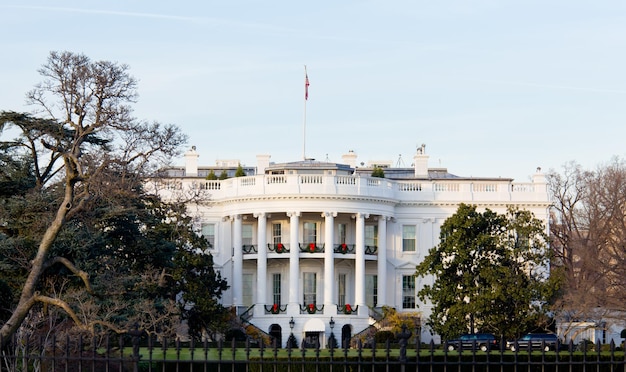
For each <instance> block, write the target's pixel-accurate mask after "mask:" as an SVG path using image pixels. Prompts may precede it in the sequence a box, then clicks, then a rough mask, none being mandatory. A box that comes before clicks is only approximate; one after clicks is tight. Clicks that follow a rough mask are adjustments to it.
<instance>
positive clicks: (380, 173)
mask: <svg viewBox="0 0 626 372" xmlns="http://www.w3.org/2000/svg"><path fill="white" fill-rule="evenodd" d="M372 177H378V178H385V171H384V170H383V168H381V167H374V169H373V170H372Z"/></svg>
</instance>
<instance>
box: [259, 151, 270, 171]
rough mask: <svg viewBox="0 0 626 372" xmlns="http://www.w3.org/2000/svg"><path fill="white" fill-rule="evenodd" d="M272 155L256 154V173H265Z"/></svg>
mask: <svg viewBox="0 0 626 372" xmlns="http://www.w3.org/2000/svg"><path fill="white" fill-rule="evenodd" d="M271 157H272V156H271V155H257V156H256V164H257V165H256V174H265V169H266V168H267V167H269V166H270V158H271Z"/></svg>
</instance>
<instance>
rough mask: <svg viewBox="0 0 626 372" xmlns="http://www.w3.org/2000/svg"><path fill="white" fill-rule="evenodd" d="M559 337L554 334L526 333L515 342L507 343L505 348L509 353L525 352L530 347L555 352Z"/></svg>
mask: <svg viewBox="0 0 626 372" xmlns="http://www.w3.org/2000/svg"><path fill="white" fill-rule="evenodd" d="M558 345H559V337H558V336H557V335H555V334H554V333H528V334H525V335H524V336H522V337H521V338H519V339H517V340H515V341H507V342H506V347H507V349H510V350H511V351H516V350H526V349H528V347H529V346H530V348H531V349H534V350H541V349H543V350H545V351H549V350H556V349H557V347H558Z"/></svg>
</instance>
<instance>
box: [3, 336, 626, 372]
mask: <svg viewBox="0 0 626 372" xmlns="http://www.w3.org/2000/svg"><path fill="white" fill-rule="evenodd" d="M0 353H1V354H0V363H2V365H1V366H0V371H24V372H26V371H53V372H57V371H65V372H74V371H76V372H79V371H80V372H82V371H85V372H86V371H176V372H187V371H189V372H193V371H196V372H200V371H218V372H222V371H224V372H227V371H228V372H326V371H328V372H334V371H336V372H347V371H350V372H358V371H363V372H392V371H400V372H407V371H416V372H439V371H442V372H448V371H449V372H483V371H484V372H490V371H491V372H498V371H500V372H504V371H507V372H508V371H511V372H626V371H625V370H624V365H625V364H626V360H625V357H624V352H623V351H622V350H620V349H619V348H616V347H615V345H613V344H611V345H597V344H596V345H592V346H590V347H584V348H577V347H575V346H574V345H571V344H570V345H566V346H565V347H563V345H560V347H558V348H557V349H556V350H554V351H544V350H530V349H526V350H524V349H522V350H519V349H518V350H516V351H510V350H505V349H499V350H486V351H481V350H478V349H475V348H472V349H466V350H454V351H449V350H448V349H447V348H445V347H442V346H441V345H436V344H434V343H430V344H422V343H419V342H417V343H415V344H413V345H411V344H404V343H400V344H395V343H386V344H382V345H381V344H372V345H368V346H367V347H364V346H363V345H362V344H361V343H360V342H357V343H356V344H355V345H353V347H347V348H331V349H319V348H304V347H302V348H293V349H292V348H279V347H277V346H276V345H264V344H258V345H257V346H255V347H253V346H252V344H251V343H250V342H243V343H242V342H235V341H233V342H226V343H224V342H215V343H214V342H204V343H201V344H196V343H193V342H189V343H183V342H179V341H177V342H174V343H169V342H165V341H162V342H159V341H157V340H155V339H152V338H148V337H140V336H139V335H135V336H129V335H126V336H124V337H119V338H116V339H109V338H107V339H104V340H95V339H93V340H88V341H87V340H84V339H82V338H77V339H70V338H64V339H63V340H59V339H56V338H54V337H49V338H45V339H44V338H40V339H38V340H37V341H33V340H30V341H28V342H24V341H19V340H13V342H11V343H9V345H8V346H6V347H5V348H4V349H3V350H1V351H0Z"/></svg>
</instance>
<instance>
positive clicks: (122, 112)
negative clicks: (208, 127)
mask: <svg viewBox="0 0 626 372" xmlns="http://www.w3.org/2000/svg"><path fill="white" fill-rule="evenodd" d="M39 72H40V74H41V76H43V78H44V80H43V81H42V83H40V84H39V85H37V86H36V87H35V88H34V89H33V90H32V91H31V92H29V93H28V95H27V98H28V102H29V103H31V104H33V105H35V107H37V108H38V114H39V115H41V116H45V117H44V118H43V119H35V118H33V117H31V116H28V115H26V116H22V117H20V115H19V114H15V113H4V114H3V116H2V120H0V122H1V123H2V124H0V125H1V127H0V130H1V129H2V128H3V127H4V126H5V125H8V124H14V125H17V126H18V127H20V129H21V132H22V136H21V140H20V141H19V143H17V145H18V146H21V147H22V148H24V149H26V150H27V152H29V153H30V155H31V157H32V160H33V161H34V162H35V165H34V168H35V174H36V178H37V182H38V187H40V188H45V187H46V185H47V183H48V182H51V181H53V180H55V181H61V185H62V187H61V192H62V197H61V200H60V201H59V202H58V204H57V205H55V206H54V208H56V213H55V215H54V217H53V218H52V219H51V220H50V221H49V223H47V225H46V226H45V228H44V233H43V235H42V237H41V240H40V241H39V244H38V248H37V252H36V254H35V256H34V258H33V259H32V260H31V261H30V268H29V272H28V276H27V279H26V281H25V282H24V285H23V287H22V291H21V295H20V298H19V301H18V304H17V307H16V308H15V309H14V311H13V313H12V315H11V316H10V318H9V319H8V320H7V321H6V322H5V323H4V324H3V325H2V328H0V339H2V342H3V344H4V343H6V342H7V340H8V339H9V337H10V336H11V335H13V334H14V333H15V332H16V330H17V329H18V328H19V327H20V325H21V324H22V322H23V321H24V319H25V318H26V316H27V315H28V314H29V311H30V310H31V309H32V308H33V306H35V304H38V303H44V304H47V305H50V306H56V307H58V308H61V309H64V310H65V311H66V312H67V313H68V314H69V315H70V317H72V318H73V319H74V321H75V322H76V324H78V325H82V324H83V323H82V321H81V319H79V318H78V317H77V316H76V314H74V311H73V309H72V307H71V306H69V304H67V303H66V302H64V301H63V300H61V299H59V298H58V297H53V296H49V295H47V294H45V293H40V292H39V290H38V285H39V284H40V279H41V277H42V274H43V273H44V271H45V270H46V269H47V268H50V267H51V266H53V265H62V266H64V267H65V268H67V270H69V272H71V273H73V274H74V275H76V276H77V277H79V278H81V279H82V281H83V283H84V286H85V288H86V289H87V290H88V291H90V290H91V285H90V281H89V274H88V273H86V272H84V271H82V270H81V269H80V268H78V267H75V266H74V265H73V263H72V262H71V261H70V260H68V259H65V258H64V257H51V256H50V249H51V247H52V245H53V242H54V241H55V239H56V238H57V236H58V235H59V233H60V231H61V230H62V228H63V226H64V225H65V224H66V223H67V221H69V220H71V219H73V218H76V217H77V216H78V215H80V214H81V213H84V212H85V211H87V210H88V206H89V204H90V203H91V202H93V201H94V200H96V199H98V198H115V194H116V193H124V192H132V188H133V187H136V184H137V183H136V181H137V179H138V178H142V177H144V176H146V175H147V174H148V173H149V172H150V171H151V170H152V168H151V167H152V166H153V165H152V161H154V160H159V159H166V158H171V157H173V156H176V155H177V154H178V151H179V148H180V145H181V144H183V143H184V142H185V140H186V138H185V136H183V135H182V134H181V133H180V132H179V130H178V128H176V127H175V126H172V125H165V126H164V125H161V124H159V123H146V122H142V121H138V120H137V119H135V118H133V117H132V116H131V113H132V110H131V107H130V104H131V103H133V102H134V101H135V99H136V97H137V92H136V85H137V83H136V80H135V79H134V78H133V77H131V76H130V75H129V74H128V67H127V66H126V65H121V64H118V63H113V62H107V61H97V62H93V61H91V60H90V59H89V58H88V57H86V56H84V55H81V54H74V53H70V52H51V53H50V56H49V58H48V61H47V63H46V64H45V65H44V66H43V67H42V68H41V69H40V70H39ZM7 123H8V124H7ZM18 123H19V124H18ZM112 175H115V179H116V180H118V181H119V182H117V183H116V185H115V187H107V185H110V183H111V179H112V178H111V176H112ZM2 346H4V345H2Z"/></svg>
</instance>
